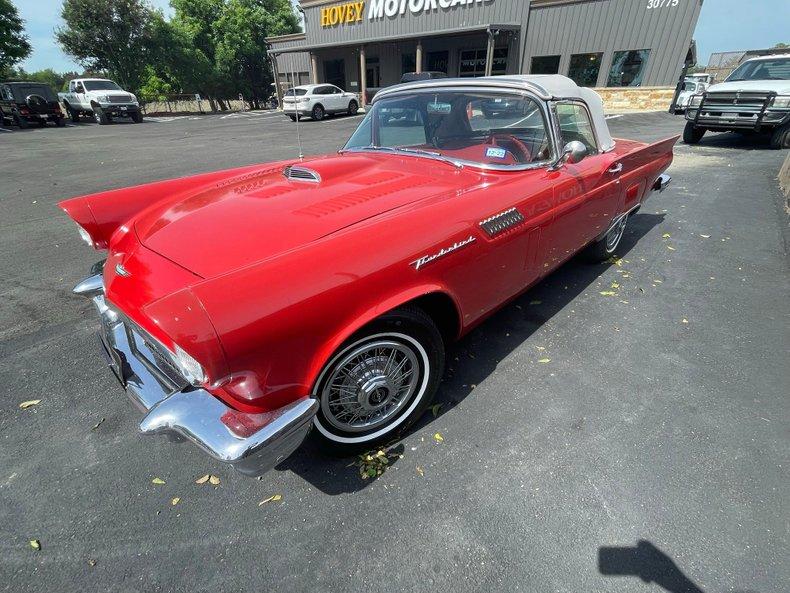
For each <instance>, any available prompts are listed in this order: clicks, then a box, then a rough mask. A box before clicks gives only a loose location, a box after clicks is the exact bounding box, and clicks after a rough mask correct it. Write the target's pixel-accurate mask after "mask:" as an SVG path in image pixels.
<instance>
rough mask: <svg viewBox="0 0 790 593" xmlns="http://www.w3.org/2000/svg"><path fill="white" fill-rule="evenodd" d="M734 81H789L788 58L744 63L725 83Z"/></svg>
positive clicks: (789, 61) (789, 60)
mask: <svg viewBox="0 0 790 593" xmlns="http://www.w3.org/2000/svg"><path fill="white" fill-rule="evenodd" d="M734 80H790V58H776V59H773V60H752V61H750V62H744V63H743V64H741V65H740V66H738V67H737V68H736V69H735V70H734V71H733V73H732V74H730V75H729V76H728V77H727V80H726V81H725V82H732V81H734Z"/></svg>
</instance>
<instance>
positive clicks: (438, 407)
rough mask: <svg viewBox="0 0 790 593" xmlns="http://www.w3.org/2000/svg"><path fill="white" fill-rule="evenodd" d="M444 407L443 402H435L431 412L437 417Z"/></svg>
mask: <svg viewBox="0 0 790 593" xmlns="http://www.w3.org/2000/svg"><path fill="white" fill-rule="evenodd" d="M441 409H442V404H434V405H432V406H431V413H432V414H433V417H434V418H436V417H437V416H438V415H439V410H441Z"/></svg>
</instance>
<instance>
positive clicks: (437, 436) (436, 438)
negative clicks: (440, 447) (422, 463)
mask: <svg viewBox="0 0 790 593" xmlns="http://www.w3.org/2000/svg"><path fill="white" fill-rule="evenodd" d="M433 440H434V441H436V442H437V443H443V442H444V437H443V436H442V435H441V434H439V433H438V432H437V433H436V434H435V435H433Z"/></svg>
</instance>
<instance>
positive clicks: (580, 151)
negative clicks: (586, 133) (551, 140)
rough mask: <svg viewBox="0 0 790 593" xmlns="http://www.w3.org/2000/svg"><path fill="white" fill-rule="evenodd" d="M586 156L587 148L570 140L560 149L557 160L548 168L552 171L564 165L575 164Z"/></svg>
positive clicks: (576, 141)
mask: <svg viewBox="0 0 790 593" xmlns="http://www.w3.org/2000/svg"><path fill="white" fill-rule="evenodd" d="M586 156H587V147H586V146H585V145H584V144H582V143H581V142H579V141H578V140H571V141H570V142H568V143H567V144H566V145H565V146H564V147H563V149H562V153H561V154H560V156H559V158H558V159H557V160H556V161H554V162H553V163H552V164H551V166H550V167H549V169H550V170H552V171H554V170H556V169H559V168H560V167H562V166H563V165H564V164H565V163H568V164H570V165H573V164H576V163H578V162H579V161H581V160H582V159H583V158H584V157H586Z"/></svg>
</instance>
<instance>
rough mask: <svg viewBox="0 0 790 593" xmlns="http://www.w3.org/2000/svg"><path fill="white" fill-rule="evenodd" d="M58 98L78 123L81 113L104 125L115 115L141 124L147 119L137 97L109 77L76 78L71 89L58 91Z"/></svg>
mask: <svg viewBox="0 0 790 593" xmlns="http://www.w3.org/2000/svg"><path fill="white" fill-rule="evenodd" d="M58 97H59V98H60V101H61V102H62V103H63V106H64V107H65V108H66V111H67V112H68V114H69V116H70V117H71V121H73V122H75V123H76V122H78V121H79V118H80V115H87V116H89V117H92V118H93V119H95V120H96V123H98V124H101V125H104V124H108V123H110V122H111V121H112V119H113V118H114V117H128V118H131V120H132V121H133V122H134V123H137V124H139V123H140V122H142V121H143V113H142V112H141V111H140V103H138V101H137V97H135V96H134V95H133V94H132V93H129V92H127V91H125V90H123V89H122V88H121V87H119V86H118V85H117V84H116V83H114V82H113V81H112V80H107V79H106V78H76V79H74V80H71V81H69V92H67V93H58Z"/></svg>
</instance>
